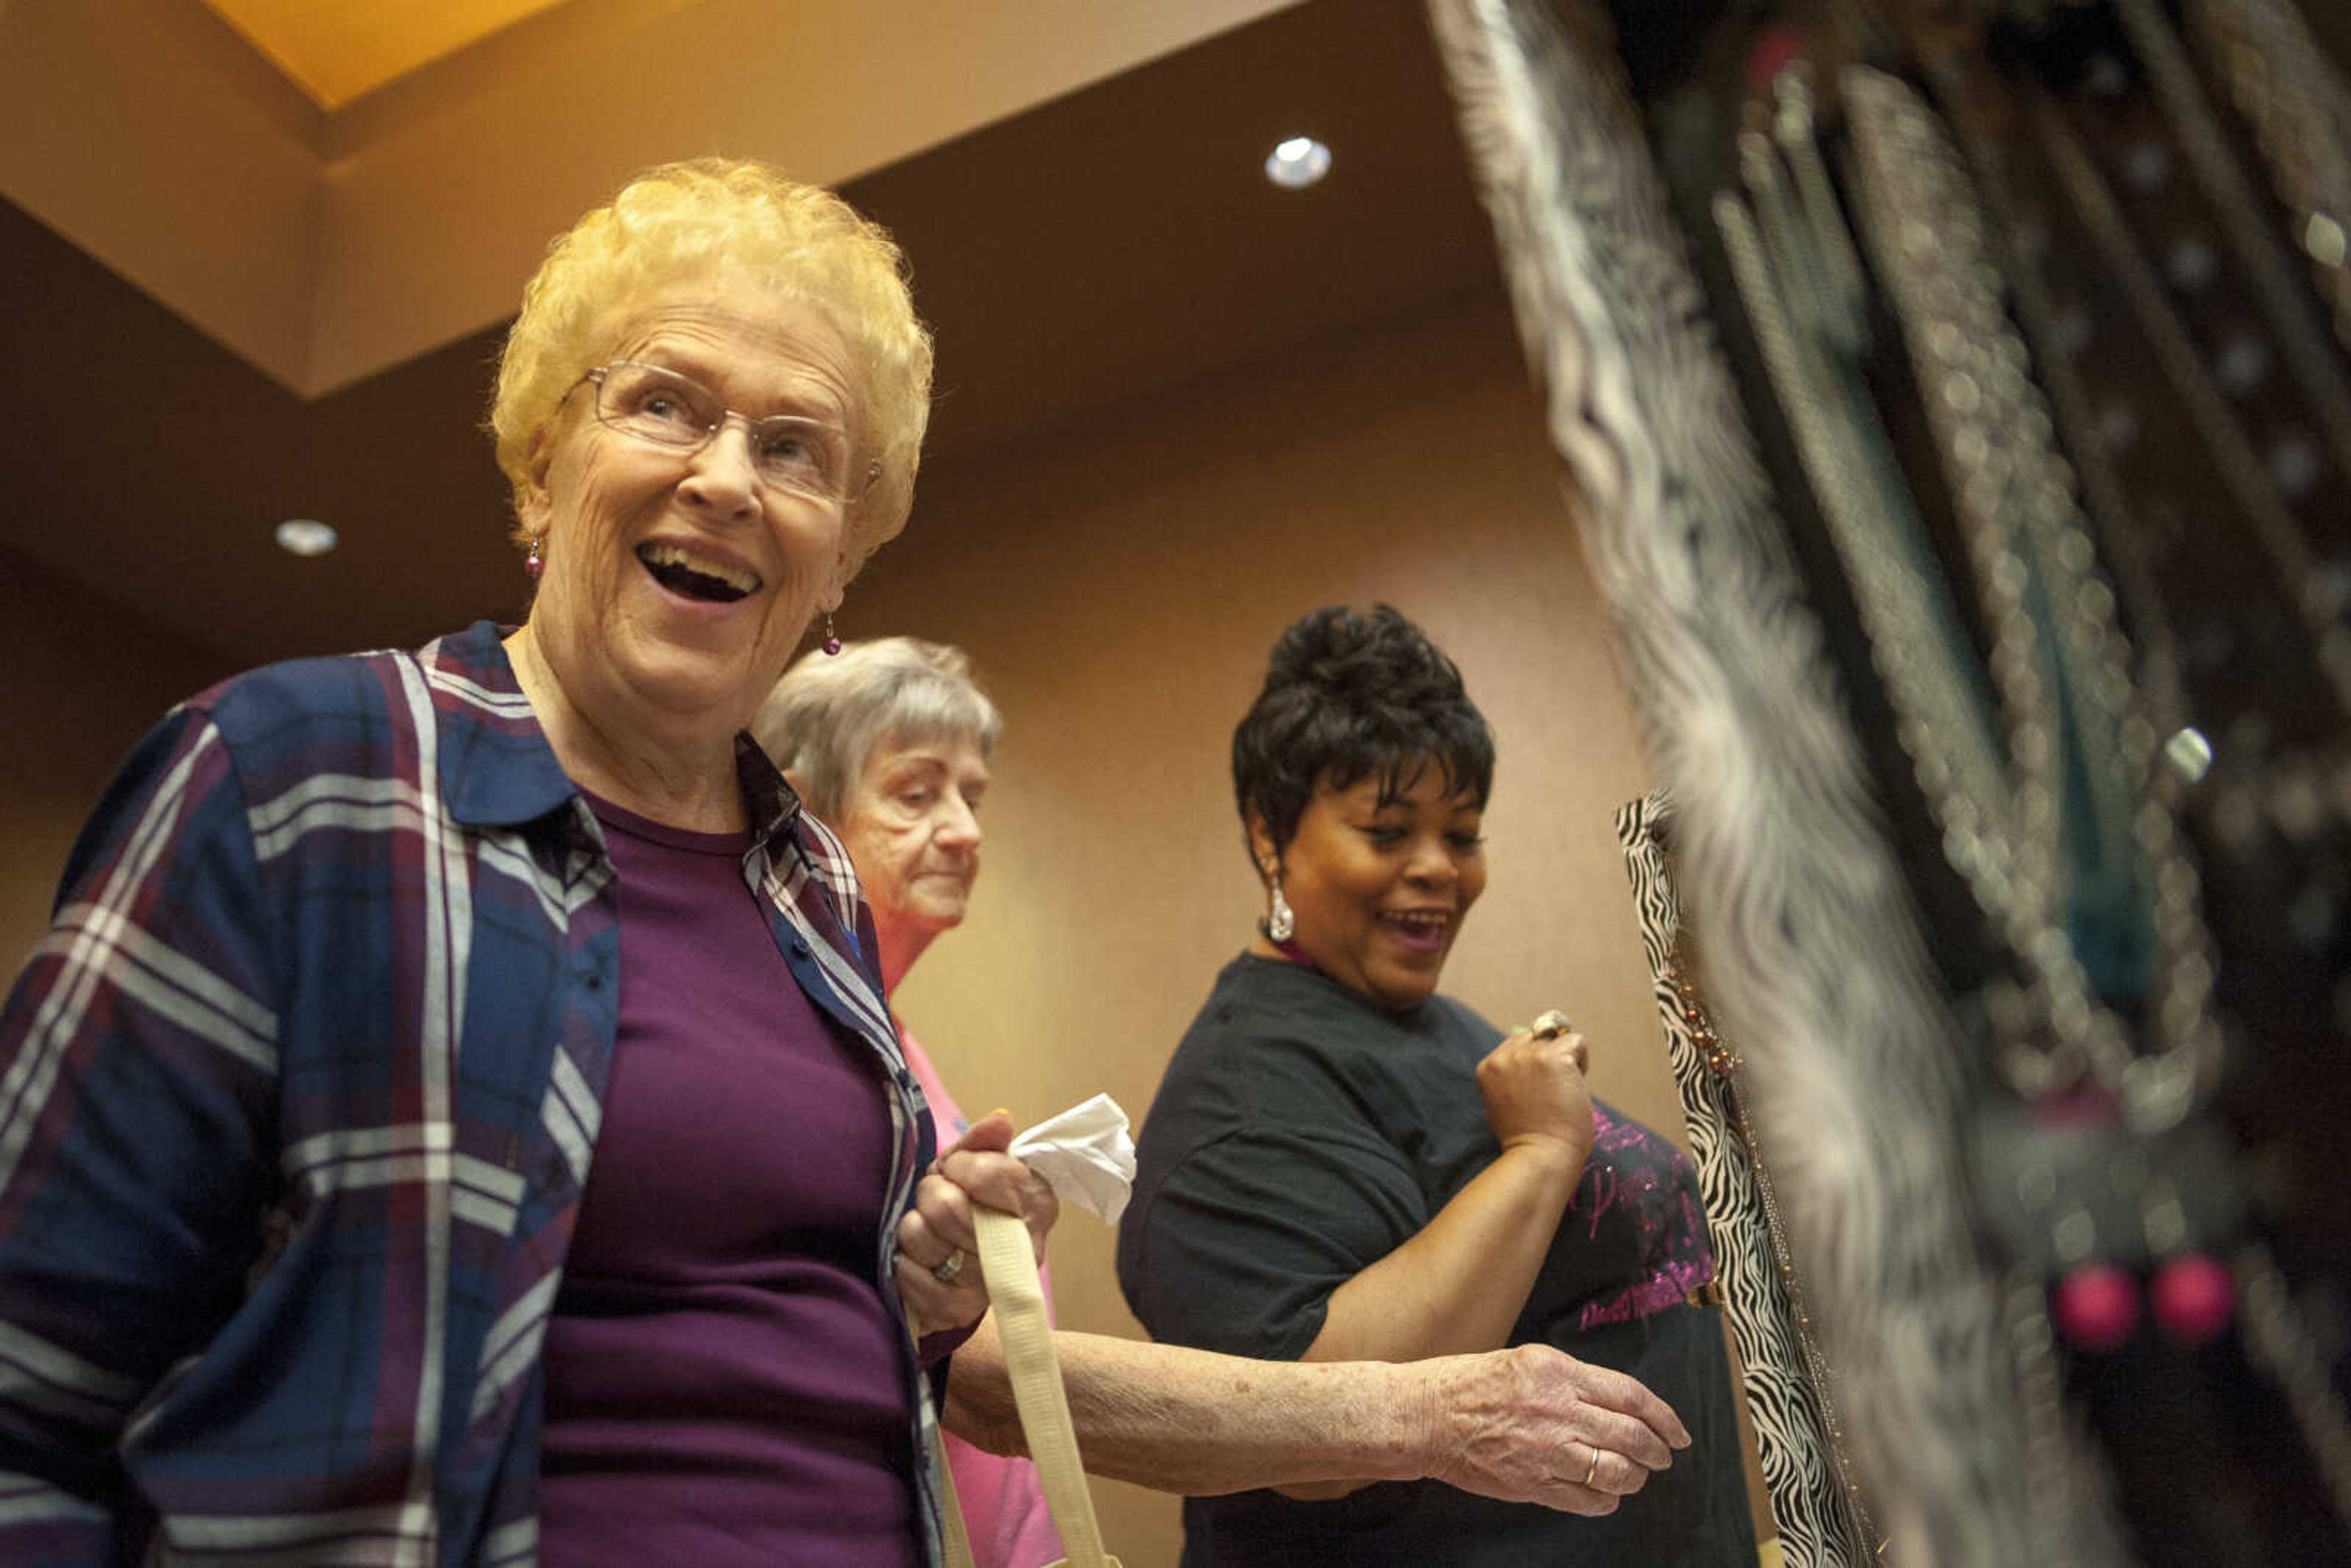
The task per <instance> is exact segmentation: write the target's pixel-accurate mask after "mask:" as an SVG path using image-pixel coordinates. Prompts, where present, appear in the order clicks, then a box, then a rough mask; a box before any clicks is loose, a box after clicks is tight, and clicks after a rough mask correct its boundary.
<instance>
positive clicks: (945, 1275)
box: [931, 1249, 963, 1285]
mask: <svg viewBox="0 0 2351 1568" xmlns="http://www.w3.org/2000/svg"><path fill="white" fill-rule="evenodd" d="M962 1272H963V1252H962V1250H961V1249H956V1251H953V1252H950V1253H948V1254H947V1255H946V1260H945V1261H944V1262H939V1263H934V1264H932V1265H931V1278H932V1279H934V1280H936V1281H938V1282H939V1283H940V1284H942V1285H952V1284H954V1283H955V1282H956V1275H958V1274H960V1273H962Z"/></svg>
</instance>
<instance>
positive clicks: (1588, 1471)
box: [1583, 1448, 1600, 1486]
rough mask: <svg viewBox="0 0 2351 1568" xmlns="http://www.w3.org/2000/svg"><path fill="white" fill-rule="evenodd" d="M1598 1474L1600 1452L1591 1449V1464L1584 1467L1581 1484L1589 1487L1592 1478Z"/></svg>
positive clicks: (1596, 1449)
mask: <svg viewBox="0 0 2351 1568" xmlns="http://www.w3.org/2000/svg"><path fill="white" fill-rule="evenodd" d="M1599 1473H1600V1450H1599V1449H1598V1448H1594V1449H1593V1450H1592V1463H1591V1464H1589V1465H1587V1466H1585V1467H1584V1470H1583V1484H1584V1485H1585V1486H1590V1485H1591V1484H1592V1478H1593V1477H1594V1476H1596V1475H1598V1474H1599Z"/></svg>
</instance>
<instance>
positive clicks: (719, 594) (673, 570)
mask: <svg viewBox="0 0 2351 1568" xmlns="http://www.w3.org/2000/svg"><path fill="white" fill-rule="evenodd" d="M637 559H639V560H640V561H642V562H643V563H644V568H645V570H647V571H649V572H651V573H652V574H653V580H654V581H656V582H658V583H660V584H661V585H662V586H663V587H664V588H666V589H668V590H669V591H671V592H673V593H676V594H681V595H683V596H684V597H685V598H687V599H699V600H702V601H705V602H708V603H712V604H732V603H734V602H735V601H737V600H738V599H745V598H748V597H749V596H750V595H751V594H754V593H756V592H758V590H759V574H758V572H756V571H749V570H745V569H744V568H742V567H739V566H729V565H727V564H726V562H724V561H716V560H711V559H708V558H706V557H703V556H698V555H695V553H694V552H693V551H692V550H689V549H686V548H685V547H684V546H683V545H675V544H668V543H663V542H658V541H657V542H653V543H649V544H642V545H639V546H638V547H637Z"/></svg>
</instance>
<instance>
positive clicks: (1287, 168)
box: [1265, 136, 1331, 191]
mask: <svg viewBox="0 0 2351 1568" xmlns="http://www.w3.org/2000/svg"><path fill="white" fill-rule="evenodd" d="M1329 172H1331V150H1330V149H1329V148H1328V147H1325V146H1323V145H1322V143H1321V142H1320V141H1315V140H1314V138H1312V137H1311V136H1293V137H1291V138H1290V140H1289V141H1284V142H1282V143H1281V144H1280V145H1279V146H1277V147H1276V148H1275V149H1274V150H1273V151H1272V152H1269V153H1267V154H1266V159H1265V177H1266V178H1267V179H1269V180H1270V181H1272V182H1273V183H1275V184H1277V185H1280V187H1281V188H1282V189H1283V190H1285V191H1302V190H1304V189H1305V188H1306V187H1307V186H1309V185H1311V184H1312V183H1314V182H1315V181H1317V180H1320V179H1321V178H1322V176H1323V175H1325V174H1328V173H1329Z"/></svg>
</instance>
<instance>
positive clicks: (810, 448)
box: [581, 360, 882, 503]
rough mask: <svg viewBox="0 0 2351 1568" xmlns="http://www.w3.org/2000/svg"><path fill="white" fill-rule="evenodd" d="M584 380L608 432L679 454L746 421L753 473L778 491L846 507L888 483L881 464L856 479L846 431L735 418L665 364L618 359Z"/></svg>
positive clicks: (780, 418)
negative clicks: (876, 485)
mask: <svg viewBox="0 0 2351 1568" xmlns="http://www.w3.org/2000/svg"><path fill="white" fill-rule="evenodd" d="M581 379H582V380H585V381H590V382H594V383H595V384H596V418H597V420H598V421H599V422H600V423H602V424H603V426H604V427H605V428H606V429H608V430H616V431H618V432H620V433H621V434H622V435H626V436H630V437H632V438H633V439H635V440H638V441H643V442H645V443H647V444H650V445H653V446H665V447H668V448H669V449H671V450H672V451H674V452H681V453H684V452H699V451H701V450H702V449H703V448H704V447H705V446H707V445H709V444H710V443H711V442H712V441H713V440H715V439H716V437H717V435H718V433H719V432H720V431H722V430H724V429H726V423H727V421H729V420H735V419H739V420H741V421H742V422H743V425H744V428H745V429H746V430H747V431H748V432H749V434H750V437H751V466H752V467H753V469H755V470H756V471H757V472H758V476H759V479H760V482H761V483H762V484H765V485H768V486H772V487H773V488H775V489H778V490H789V491H790V492H791V493H792V494H794V495H796V496H808V497H813V498H814V499H816V500H820V501H831V502H835V503H845V502H849V501H853V500H855V499H857V498H858V497H861V496H862V495H863V494H864V493H865V492H866V491H867V490H868V489H870V488H871V487H872V484H873V481H874V480H876V479H878V478H880V477H881V476H882V465H881V464H880V463H878V462H870V463H868V464H867V465H866V466H865V472H864V473H862V474H859V475H855V476H852V474H851V472H850V442H849V433H848V432H847V431H845V430H843V429H841V426H839V425H837V424H831V423H826V422H825V421H823V420H820V419H810V418H807V417H805V416H803V415H800V414H797V413H771V414H769V415H768V417H766V418H765V419H754V418H752V417H751V416H750V415H749V414H747V413H736V412H735V411H734V410H733V409H731V408H728V407H727V406H726V404H724V403H722V402H719V401H718V394H717V393H716V392H712V391H711V390H710V389H709V388H708V387H706V386H704V385H703V384H702V383H701V382H698V381H695V379H694V378H693V377H692V376H683V375H680V374H678V373H677V372H676V371H665V370H664V369H662V368H661V367H660V366H659V365H643V364H639V363H638V362H637V361H634V360H615V361H612V362H611V364H609V365H598V366H597V367H596V368H595V369H594V370H592V371H589V372H588V373H587V375H586V376H584V377H583V378H581Z"/></svg>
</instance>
